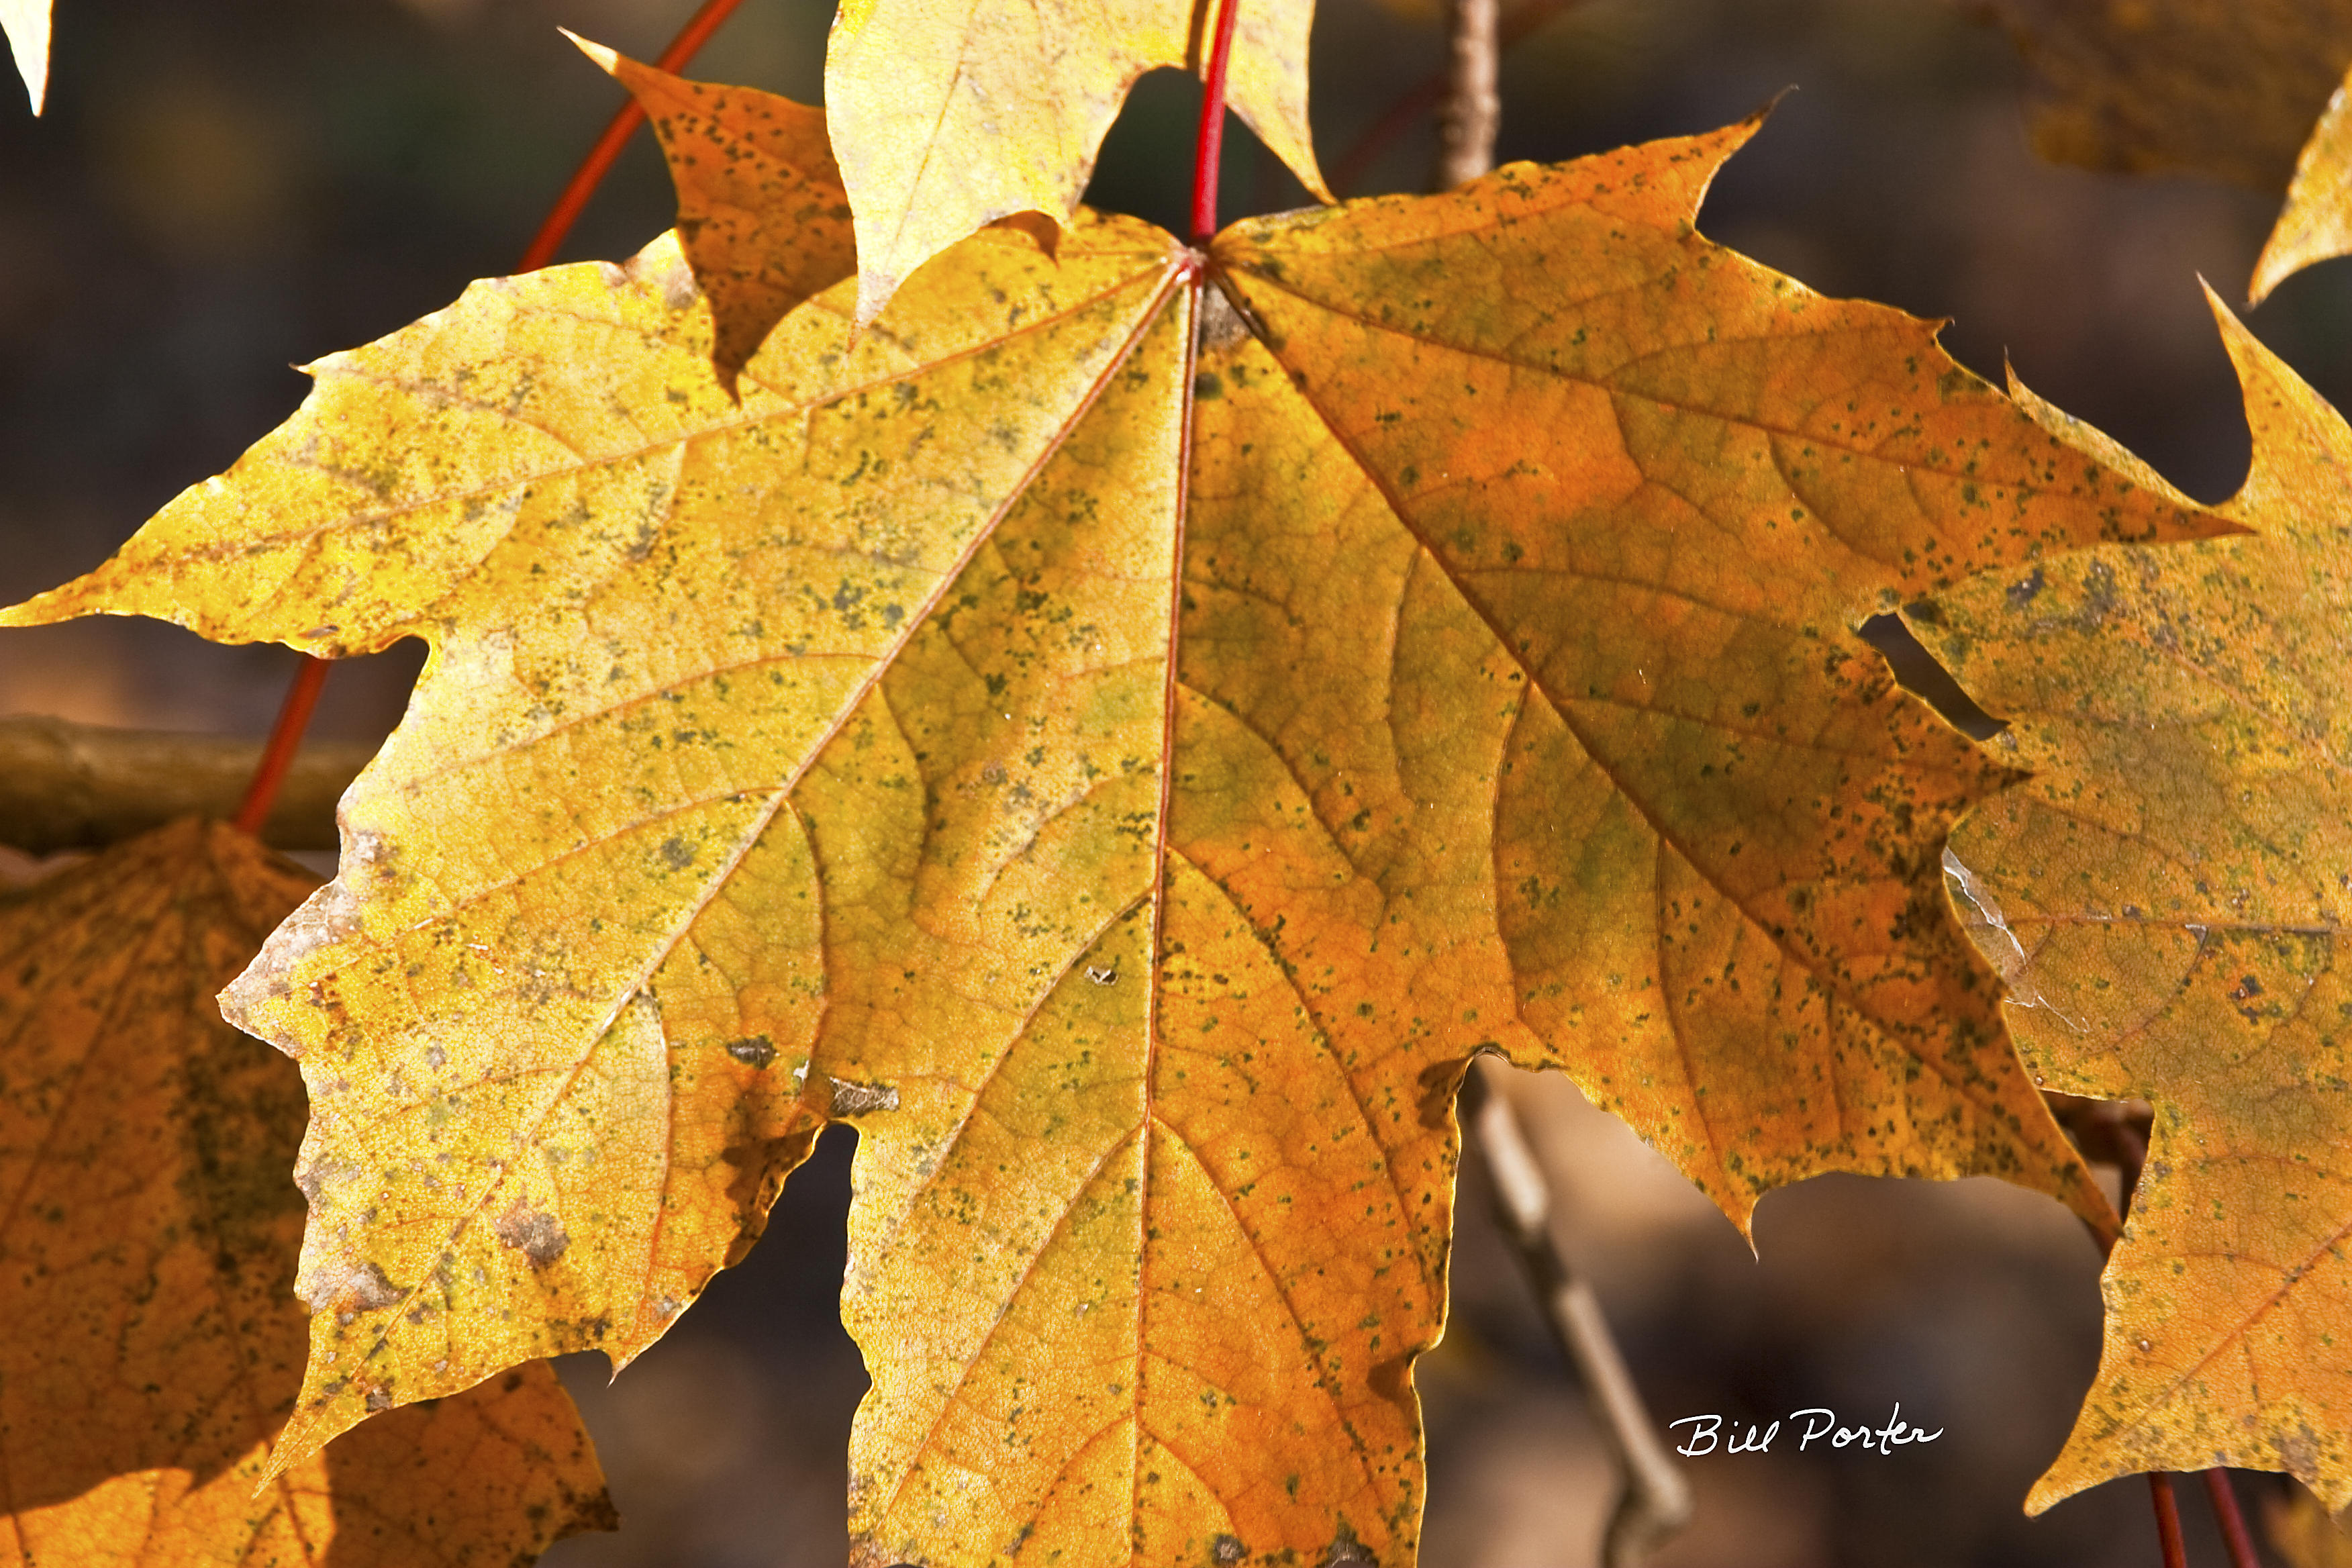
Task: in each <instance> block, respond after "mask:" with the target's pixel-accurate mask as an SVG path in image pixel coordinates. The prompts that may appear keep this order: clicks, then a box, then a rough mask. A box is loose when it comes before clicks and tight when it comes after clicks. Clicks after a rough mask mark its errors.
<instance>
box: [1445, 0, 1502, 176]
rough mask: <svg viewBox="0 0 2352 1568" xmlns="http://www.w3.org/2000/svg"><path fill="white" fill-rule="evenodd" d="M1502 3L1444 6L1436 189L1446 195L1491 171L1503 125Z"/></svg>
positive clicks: (1462, 1)
mask: <svg viewBox="0 0 2352 1568" xmlns="http://www.w3.org/2000/svg"><path fill="white" fill-rule="evenodd" d="M1501 16H1502V5H1501V0H1445V40H1446V50H1447V60H1446V82H1445V103H1444V108H1443V109H1442V110H1440V112H1439V115H1438V121H1437V175H1436V182H1435V183H1436V185H1437V188H1438V189H1439V190H1441V191H1450V190H1452V189H1453V188H1454V186H1456V185H1462V184H1469V183H1470V182H1471V181H1472V180H1475V179H1476V178H1477V177H1478V176H1479V175H1481V174H1485V173H1486V171H1487V170H1489V169H1491V168H1493V167H1494V166H1495V133H1496V130H1497V129H1498V128H1499V127H1500V126H1501V124H1502V121H1503V97H1502V92H1501V89H1500V88H1499V86H1498V85H1497V83H1498V80H1499V79H1500V76H1501V66H1502V58H1503V45H1502V37H1501V32H1500V26H1501Z"/></svg>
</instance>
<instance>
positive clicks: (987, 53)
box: [824, 0, 1329, 324]
mask: <svg viewBox="0 0 2352 1568" xmlns="http://www.w3.org/2000/svg"><path fill="white" fill-rule="evenodd" d="M1218 10H1219V6H1218V3H1217V0H1087V3H1084V4H1080V3H1076V0H1043V3H1041V4H1032V5H982V4H980V3H979V0H845V3H844V4H843V5H842V7H841V14H840V15H839V16H837V17H835V20H834V24H833V37H832V41H831V42H830V44H829V45H828V46H827V47H826V49H825V57H824V101H825V105H826V108H827V110H828V111H829V112H830V114H831V116H832V121H833V127H834V132H835V153H836V154H837V155H838V156H839V157H840V159H841V168H842V174H843V175H844V176H845V180H846V182H847V184H848V188H849V205H850V208H851V210H852V211H853V212H855V213H856V232H857V265H858V268H859V270H860V274H861V277H860V281H859V289H858V299H857V320H858V321H859V322H860V323H861V324H862V323H864V322H866V321H872V320H873V319H874V317H875V316H876V315H877V313H878V312H879V311H880V310H881V309H882V307H883V305H884V303H885V302H887V300H889V298H890V296H891V294H892V292H893V291H894V290H896V289H898V286H899V285H900V284H901V283H903V282H904V281H905V280H906V279H908V277H909V276H911V275H912V274H913V272H914V270H915V268H918V267H920V266H921V265H922V264H923V263H924V262H926V261H928V260H929V259H930V258H932V257H934V256H936V255H938V254H939V253H940V251H942V250H944V249H946V248H947V247H949V246H950V245H952V244H954V243H955V242H956V241H957V240H960V239H961V238H962V237H964V236H966V235H968V234H971V232H973V231H974V230H975V229H978V228H980V227H982V226H984V225H987V224H990V223H993V222H995V221H997V220H998V219H1000V218H1006V217H1011V216H1013V215H1015V214H1019V213H1029V212H1034V213H1042V214H1043V215H1045V217H1047V218H1049V219H1051V220H1052V221H1053V222H1054V223H1055V224H1056V225H1066V224H1067V223H1069V222H1070V221H1071V218H1072V216H1073V215H1074V214H1075V213H1076V211H1077V205H1078V197H1079V196H1080V195H1081V194H1083V193H1084V191H1085V190H1086V184H1087V176H1088V175H1089V174H1092V173H1093V171H1094V164H1095V154H1096V153H1097V152H1098V151H1099V150H1100V149H1101V146H1102V139H1103V134H1104V132H1107V131H1108V130H1109V129H1110V122H1111V121H1112V120H1113V119H1114V118H1115V117H1116V116H1117V115H1118V107H1119V105H1120V103H1122V102H1123V101H1125V100H1126V98H1127V92H1128V89H1129V88H1131V87H1133V86H1134V85H1135V81H1136V79H1137V78H1138V77H1139V76H1141V75H1142V74H1143V73H1144V72H1145V71H1147V70H1150V69H1151V68H1154V67H1156V66H1176V67H1181V68H1184V69H1186V70H1191V71H1201V70H1202V69H1204V68H1205V67H1206V63H1207V56H1208V50H1209V41H1210V40H1212V39H1213V38H1214V37H1215V36H1216V29H1217V24H1218ZM1314 16H1315V5H1314V0H1255V3H1253V4H1251V5H1245V6H1244V7H1243V8H1242V9H1241V10H1240V11H1239V12H1238V13H1237V14H1236V17H1235V21H1234V45H1233V56H1232V64H1231V66H1230V68H1229V74H1228V76H1227V78H1226V86H1225V90H1226V101H1227V102H1228V103H1230V104H1231V105H1232V107H1233V110H1234V113H1236V114H1238V115H1240V116H1241V117H1242V119H1243V120H1244V121H1245V122H1247V123H1248V125H1249V127H1250V128H1251V129H1252V130H1254V131H1255V132H1257V134H1258V136H1259V138H1260V139H1261V140H1263V141H1264V142H1265V144H1266V146H1267V147H1268V148H1270V149H1271V150H1272V151H1273V153H1275V155H1276V157H1278V158H1280V159H1281V160H1282V161H1283V162H1284V163H1286V164H1288V165H1289V166H1290V170H1291V172H1292V173H1293V174H1297V176H1298V179H1299V182H1300V183H1301V184H1304V185H1305V186H1306V187H1307V189H1308V190H1309V191H1311V192H1313V193H1315V194H1316V195H1319V196H1322V197H1324V198H1325V199H1326V200H1328V199H1329V192H1328V190H1326V189H1325V187H1324V184H1323V176H1322V174H1321V172H1320V171H1319V170H1318V168H1317V167H1316V163H1315V149H1314V143H1313V142H1312V140H1311V139H1310V137H1309V135H1308V132H1307V33H1308V30H1309V26H1310V24H1311V23H1312V22H1313V21H1314Z"/></svg>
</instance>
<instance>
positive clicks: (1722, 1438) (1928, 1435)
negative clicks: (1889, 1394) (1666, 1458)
mask: <svg viewBox="0 0 2352 1568" xmlns="http://www.w3.org/2000/svg"><path fill="white" fill-rule="evenodd" d="M1782 1419H1783V1420H1785V1421H1786V1422H1787V1423H1788V1425H1789V1426H1790V1431H1791V1432H1792V1433H1794V1434H1795V1436H1796V1438H1797V1452H1799V1453H1803V1452H1804V1451H1805V1450H1806V1449H1807V1448H1809V1447H1812V1445H1813V1444H1814V1443H1816V1442H1823V1441H1825V1442H1827V1443H1828V1445H1829V1446H1830V1447H1832V1448H1843V1447H1850V1446H1852V1445H1853V1444H1856V1443H1859V1444H1861V1445H1862V1447H1863V1448H1864V1450H1865V1451H1866V1452H1870V1453H1874V1454H1891V1453H1893V1452H1895V1449H1897V1448H1899V1447H1903V1446H1904V1445H1905V1444H1906V1443H1932V1442H1934V1441H1935V1440H1936V1439H1937V1438H1938V1437H1940V1436H1943V1435H1944V1429H1943V1428H1942V1427H1941V1426H1938V1427H1937V1428H1936V1429H1935V1430H1934V1431H1933V1432H1929V1431H1926V1430H1924V1429H1922V1428H1920V1427H1917V1426H1912V1425H1911V1424H1910V1423H1909V1422H1907V1421H1906V1420H1904V1419H1903V1405H1902V1402H1901V1401H1900V1400H1898V1401H1896V1402H1895V1409H1894V1412H1893V1414H1891V1415H1888V1416H1887V1418H1886V1425H1885V1426H1846V1425H1845V1424H1844V1423H1843V1422H1842V1421H1840V1420H1839V1419H1838V1415H1837V1412H1836V1411H1834V1410H1824V1409H1822V1408H1821V1407H1820V1406H1819V1405H1814V1406H1811V1407H1809V1408H1807V1409H1803V1410H1791V1411H1790V1412H1789V1414H1788V1415H1786V1416H1784V1417H1783V1418H1782ZM1800 1421H1801V1422H1803V1423H1804V1426H1803V1429H1802V1430H1801V1431H1799V1430H1797V1424H1798V1423H1799V1422H1800ZM1685 1426H1687V1427H1689V1428H1690V1431H1689V1432H1688V1433H1686V1434H1685V1435H1684V1436H1683V1438H1682V1440H1681V1441H1680V1442H1677V1443H1676V1444H1675V1453H1677V1454H1680V1455H1681V1456H1682V1457H1683V1458H1685V1459H1696V1458H1698V1457H1699V1456H1700V1455H1701V1454H1712V1453H1714V1452H1715V1451H1716V1446H1717V1444H1718V1443H1719V1444H1721V1445H1722V1447H1723V1451H1724V1452H1725V1453H1727V1454H1769V1453H1770V1452H1771V1451H1772V1440H1773V1439H1774V1438H1775V1437H1778V1436H1780V1426H1781V1423H1780V1421H1775V1422H1773V1423H1772V1424H1771V1425H1770V1426H1764V1427H1759V1426H1756V1425H1755V1424H1754V1423H1753V1422H1750V1423H1748V1427H1747V1430H1746V1431H1744V1432H1743V1431H1742V1430H1741V1429H1740V1427H1739V1426H1738V1424H1737V1423H1734V1424H1733V1425H1731V1426H1726V1425H1725V1424H1724V1419H1723V1417H1722V1416H1720V1415H1685V1416H1684V1417H1683V1418H1682V1419H1681V1420H1679V1421H1669V1422H1667V1423H1666V1429H1667V1430H1668V1431H1670V1432H1671V1431H1675V1430H1676V1429H1678V1428H1681V1427H1685Z"/></svg>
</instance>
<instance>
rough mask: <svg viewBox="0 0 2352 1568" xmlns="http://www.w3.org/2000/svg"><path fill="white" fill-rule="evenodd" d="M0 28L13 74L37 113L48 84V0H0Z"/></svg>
mask: <svg viewBox="0 0 2352 1568" xmlns="http://www.w3.org/2000/svg"><path fill="white" fill-rule="evenodd" d="M0 32H5V33H6V34H7V36H8V49H9V52H10V53H11V54H13V55H15V56H16V74H17V75H19V76H21V77H23V78H24V79H25V91H26V93H27V94H28V95H29V96H30V97H31V99H32V100H33V112H34V113H35V114H38V113H40V112H41V104H42V100H44V99H45V98H47V95H48V86H49V0H0Z"/></svg>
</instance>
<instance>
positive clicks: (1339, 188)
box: [1331, 0, 1584, 196]
mask: <svg viewBox="0 0 2352 1568" xmlns="http://www.w3.org/2000/svg"><path fill="white" fill-rule="evenodd" d="M1583 3H1584V0H1523V3H1522V4H1521V5H1518V6H1517V7H1516V8H1514V9H1513V10H1512V12H1511V14H1510V15H1509V16H1506V17H1504V18H1503V20H1502V25H1501V26H1500V28H1499V29H1498V30H1497V35H1496V48H1497V49H1498V50H1500V51H1504V52H1507V51H1508V50H1509V49H1510V48H1511V47H1512V46H1513V45H1515V44H1517V43H1518V42H1519V41H1520V40H1521V39H1523V38H1526V37H1528V36H1529V35H1530V34H1532V33H1534V32H1535V31H1536V30H1537V29H1538V27H1541V26H1543V25H1544V24H1545V23H1547V22H1549V21H1550V20H1551V19H1552V18H1553V17H1555V16H1559V14H1560V13H1561V12H1563V11H1568V10H1572V9H1574V8H1575V7H1576V6H1578V5H1582V4H1583ZM1450 79H1451V77H1450V74H1449V73H1448V72H1446V71H1443V70H1439V71H1433V72H1431V73H1430V74H1429V75H1428V76H1426V77H1423V79H1421V80H1420V81H1419V82H1417V83H1415V84H1414V86H1413V88H1412V90H1411V91H1409V92H1407V93H1406V94H1405V95H1404V96H1403V97H1402V98H1400V99H1398V100H1396V101H1395V102H1394V103H1392V104H1391V105H1389V107H1388V110H1387V111H1386V112H1384V113H1383V114H1382V115H1381V117H1380V118H1379V119H1378V120H1376V121H1372V123H1371V125H1370V127H1369V128H1368V129H1367V130H1366V131H1365V132H1363V134H1362V135H1360V136H1359V137H1357V138H1356V140H1355V141H1354V142H1353V143H1351V144H1350V145H1349V148H1348V150H1347V151H1346V152H1345V153H1341V154H1340V155H1339V162H1338V163H1334V164H1333V165H1332V166H1331V189H1332V190H1333V191H1335V192H1337V193H1338V194H1339V195H1343V196H1344V195H1348V194H1349V192H1351V191H1353V190H1354V189H1355V188H1356V187H1357V185H1358V184H1360V183H1361V182H1362V180H1363V177H1364V174H1365V171H1367V170H1369V169H1370V167H1371V166H1372V161H1373V160H1374V159H1376V158H1378V157H1379V156H1380V155H1381V153H1385V152H1387V151H1388V148H1389V143H1391V142H1394V141H1395V140H1396V139H1397V138H1398V137H1400V136H1402V135H1403V134H1404V133H1405V132H1408V131H1410V130H1412V127H1413V122H1414V121H1418V120H1419V119H1420V118H1421V117H1422V116H1423V115H1424V114H1426V113H1428V112H1429V111H1430V110H1433V109H1434V108H1436V107H1437V106H1438V105H1439V104H1440V103H1443V102H1444V100H1445V89H1446V85H1447V83H1448V82H1449V81H1450Z"/></svg>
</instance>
